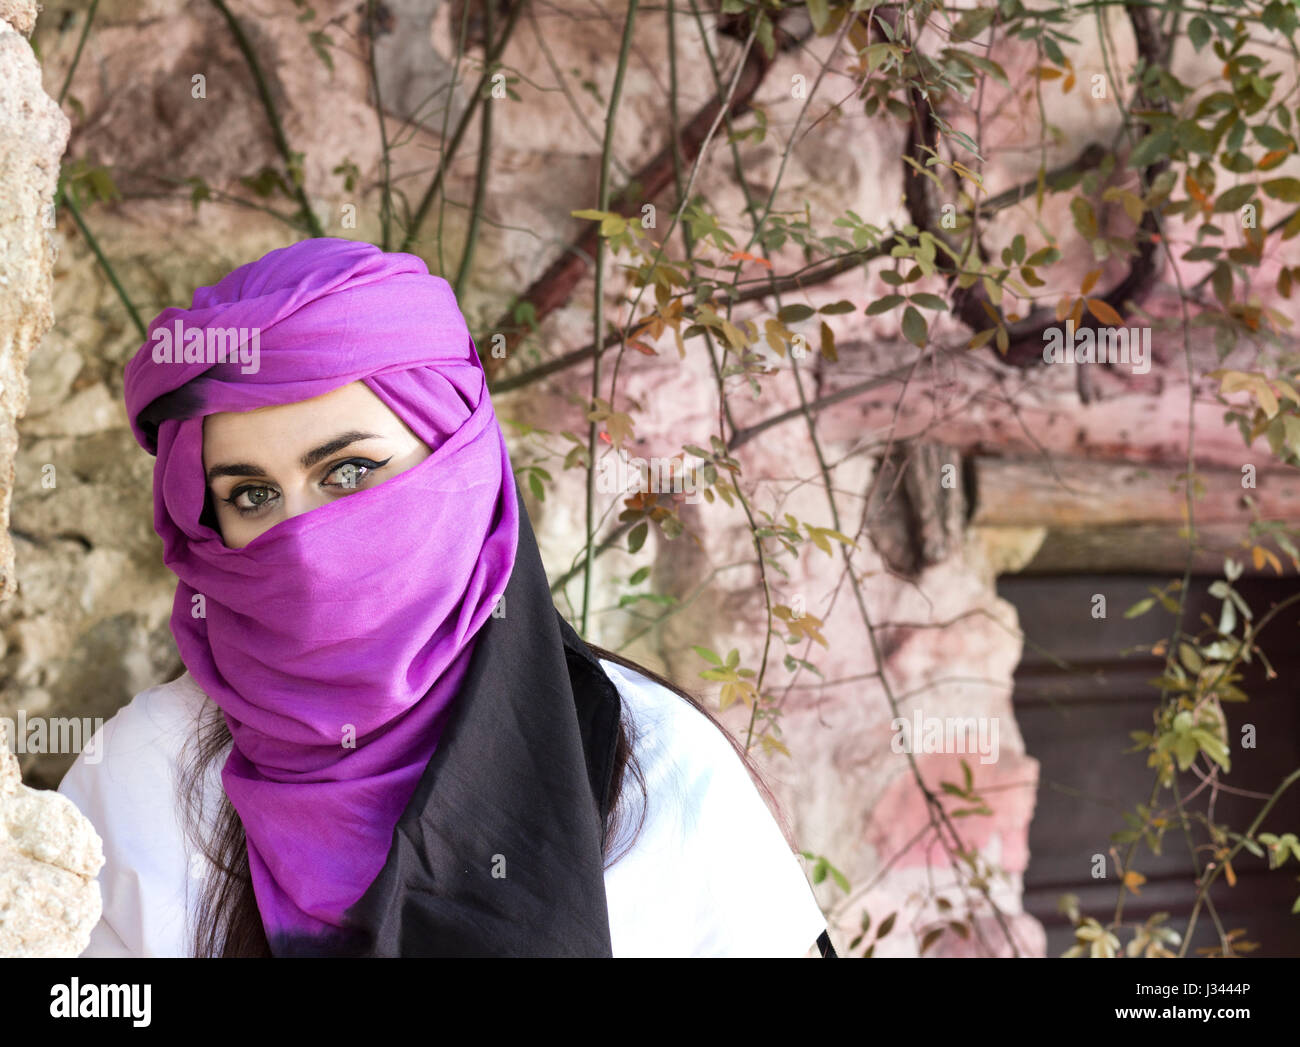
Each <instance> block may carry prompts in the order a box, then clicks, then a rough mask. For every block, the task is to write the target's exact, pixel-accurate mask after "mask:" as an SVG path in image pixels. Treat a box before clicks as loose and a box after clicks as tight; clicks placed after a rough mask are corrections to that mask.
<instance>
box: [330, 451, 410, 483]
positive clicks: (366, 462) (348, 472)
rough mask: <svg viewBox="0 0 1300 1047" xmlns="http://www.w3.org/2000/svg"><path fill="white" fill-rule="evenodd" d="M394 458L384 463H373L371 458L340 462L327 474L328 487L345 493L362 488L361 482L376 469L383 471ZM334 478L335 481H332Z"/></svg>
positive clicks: (386, 459) (390, 457)
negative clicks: (338, 488) (336, 488)
mask: <svg viewBox="0 0 1300 1047" xmlns="http://www.w3.org/2000/svg"><path fill="white" fill-rule="evenodd" d="M392 460H393V459H392V456H391V455H390V456H389V457H387V458H385V459H384V460H383V461H382V462H372V461H371V460H370V459H369V458H349V459H348V460H347V461H346V462H340V463H339V464H338V465H336V466H335V467H334V468H333V469H331V470H330V471H329V473H328V474H326V477H325V481H324V482H325V486H326V487H341V488H342V489H343V490H345V491H355V490H356V489H357V488H358V487H359V486H361V481H362V480H363V479H364V478H365V477H367V476H369V475H370V474H371V473H372V472H374V471H375V470H376V469H382V468H383V467H384V466H386V465H387V464H388V463H389V462H391V461H392ZM330 477H334V478H335V479H334V481H333V482H331V481H330Z"/></svg>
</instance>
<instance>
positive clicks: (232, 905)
mask: <svg viewBox="0 0 1300 1047" xmlns="http://www.w3.org/2000/svg"><path fill="white" fill-rule="evenodd" d="M191 387H194V388H191ZM201 403H202V393H201V390H200V389H199V388H197V387H196V383H195V382H191V383H189V385H186V386H182V387H181V388H180V389H177V390H176V391H175V392H173V393H170V394H168V395H167V396H164V397H160V398H159V399H158V400H155V401H154V402H153V403H152V404H150V405H149V407H148V408H146V409H145V410H144V411H143V412H141V414H140V416H139V420H140V424H141V426H142V428H144V429H145V430H150V429H154V430H155V431H156V427H157V425H158V423H159V422H161V421H163V420H164V419H167V418H174V419H184V418H190V417H193V416H195V415H197V414H199V413H200V411H201ZM203 522H204V523H206V524H208V526H210V527H212V528H213V529H214V530H218V529H219V528H218V527H217V523H216V516H215V513H214V512H213V511H212V505H211V496H210V495H209V497H208V499H207V504H206V507H205V509H204V514H203ZM587 647H588V648H589V649H590V650H591V652H592V653H593V654H594V655H595V656H596V657H597V658H602V659H605V660H607V661H611V662H614V663H615V664H617V665H621V666H623V667H625V668H627V669H631V670H633V671H634V672H638V673H641V674H642V675H643V676H645V677H647V678H648V679H650V680H652V681H653V682H655V683H657V684H659V685H661V686H663V687H666V688H668V689H669V690H670V691H672V692H673V693H675V694H677V695H679V696H680V697H681V698H682V699H684V700H685V701H687V702H689V703H690V704H691V705H692V706H693V707H694V708H695V709H697V710H698V711H699V712H700V713H701V714H702V715H703V716H704V717H705V718H706V719H707V720H708V721H709V722H710V723H711V724H713V726H714V727H715V728H717V730H718V731H720V732H721V733H722V736H723V737H724V738H726V739H727V741H728V742H729V743H730V744H731V747H732V748H733V749H734V750H735V752H736V755H737V756H739V757H740V760H741V762H742V763H743V764H744V766H745V769H746V770H747V771H748V772H749V775H750V778H751V779H752V780H753V781H754V784H755V785H756V786H757V787H758V789H759V790H760V792H761V793H762V795H763V797H764V798H765V799H766V801H767V804H768V807H769V809H771V810H772V811H773V813H774V814H775V816H776V819H777V824H778V825H780V827H781V831H782V833H783V834H784V835H785V837H786V841H787V843H790V842H791V833H790V828H789V825H788V822H787V821H786V818H785V816H784V813H783V812H782V811H781V807H780V804H779V803H778V802H777V800H776V797H775V796H773V794H772V790H771V789H770V788H769V786H768V784H767V782H766V781H765V780H764V779H763V776H762V774H761V773H760V772H759V770H758V767H757V766H756V765H755V763H754V760H753V759H752V758H751V757H750V755H749V754H748V753H747V752H746V751H745V748H744V746H743V745H741V743H740V741H739V740H738V739H736V738H735V737H733V736H732V734H731V732H730V731H728V730H727V729H726V728H725V727H724V726H723V725H722V724H721V723H720V722H719V721H718V719H717V718H716V717H715V716H714V715H713V714H712V713H711V712H709V710H708V709H707V708H705V706H704V704H703V702H702V701H701V700H700V699H699V698H698V697H697V696H695V695H694V694H692V693H691V692H689V691H686V690H684V689H683V688H681V687H679V686H677V684H675V683H673V682H672V681H671V680H669V679H667V678H666V677H664V676H661V675H659V674H658V673H656V672H654V671H653V670H651V669H649V668H647V667H646V666H644V665H640V664H639V663H637V662H634V661H632V660H631V659H629V658H625V657H623V656H622V655H620V654H616V653H615V652H613V651H610V650H606V649H605V648H603V647H598V646H597V645H595V644H593V643H588V644H587ZM634 732H635V724H634V723H633V722H632V721H631V719H630V718H629V717H628V715H627V712H626V710H624V715H623V716H622V718H621V719H620V722H619V727H618V742H617V744H616V747H615V754H614V769H613V777H612V780H611V784H610V793H611V801H610V815H609V818H608V819H607V820H606V822H605V826H604V835H603V838H602V841H601V851H602V853H603V854H604V856H605V867H606V868H609V867H610V866H611V865H613V864H614V863H615V862H617V861H618V860H619V859H620V858H621V857H623V855H625V854H626V853H627V852H628V850H630V849H631V846H632V844H633V843H635V841H636V838H637V836H639V835H640V832H641V828H642V826H643V825H644V821H645V804H644V800H645V799H646V787H645V777H644V775H643V774H642V771H641V767H640V766H639V764H638V762H637V760H636V756H635V753H634V744H635V736H634ZM231 742H232V737H231V734H230V729H229V728H228V727H227V726H226V721H225V717H224V716H223V715H222V714H221V710H220V709H218V708H217V706H216V705H215V704H214V703H212V702H211V701H208V702H205V703H204V707H203V711H202V713H201V715H200V717H199V720H198V723H197V729H196V732H195V734H194V736H193V737H192V738H191V739H190V744H189V745H188V746H187V753H188V756H187V757H186V758H185V759H184V760H183V761H182V764H181V769H180V774H179V781H178V790H177V791H178V799H179V802H180V808H181V811H182V824H183V825H184V828H185V831H186V834H187V835H188V836H189V838H190V840H191V841H192V843H193V845H194V846H195V847H197V848H198V850H199V851H200V852H201V853H202V854H203V855H204V856H205V857H206V858H207V859H208V862H209V863H210V866H209V871H208V875H207V876H206V877H204V879H203V880H202V881H201V885H200V887H199V897H198V899H197V902H196V904H195V906H194V910H193V911H194V913H195V925H194V936H193V941H192V947H193V952H194V955H195V956H221V957H227V956H262V957H269V956H271V949H270V945H269V944H268V942H267V938H266V931H265V928H264V927H263V924H262V916H261V913H260V911H259V910H258V907H257V898H256V895H255V894H254V891H253V880H252V874H251V872H250V870H249V862H248V843H247V839H246V837H245V835H244V826H243V823H242V822H241V821H240V819H239V814H238V812H237V811H236V810H235V808H234V806H233V805H232V804H231V802H230V800H229V798H228V797H227V796H226V794H225V791H224V790H222V791H221V797H220V800H219V802H218V803H219V805H218V809H217V812H216V817H215V820H213V822H212V823H211V827H210V828H207V826H208V814H207V810H206V804H205V787H206V785H207V784H208V776H209V772H210V769H211V768H212V765H213V764H214V763H215V762H216V761H217V760H218V759H219V758H220V757H221V756H222V754H223V753H225V752H226V751H227V750H228V748H229V746H230V745H231ZM629 773H630V775H631V777H632V778H633V779H634V780H635V781H636V783H637V787H638V789H639V790H640V793H641V797H642V803H641V804H640V805H639V809H640V812H641V816H640V818H639V819H638V822H637V826H636V829H635V830H634V831H633V833H632V834H631V836H630V837H628V839H627V841H626V844H625V846H623V847H622V848H621V849H620V850H619V851H618V853H617V854H611V853H610V850H611V847H612V846H613V844H614V843H615V842H616V841H618V840H619V835H620V832H621V830H622V828H623V825H624V820H625V818H626V816H627V806H629V805H625V804H623V803H621V802H620V801H621V800H622V799H623V789H624V785H625V784H626V779H627V777H628V775H629Z"/></svg>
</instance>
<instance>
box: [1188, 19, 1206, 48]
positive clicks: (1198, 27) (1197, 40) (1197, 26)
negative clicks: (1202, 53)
mask: <svg viewBox="0 0 1300 1047" xmlns="http://www.w3.org/2000/svg"><path fill="white" fill-rule="evenodd" d="M1187 39H1189V40H1190V41H1191V42H1192V46H1193V47H1194V48H1196V50H1197V51H1199V50H1200V49H1201V48H1202V47H1204V46H1205V45H1206V44H1208V43H1209V42H1210V23H1209V22H1207V21H1206V20H1205V19H1204V18H1202V17H1201V16H1200V15H1197V16H1196V17H1195V18H1193V19H1192V20H1191V21H1190V22H1188V23H1187Z"/></svg>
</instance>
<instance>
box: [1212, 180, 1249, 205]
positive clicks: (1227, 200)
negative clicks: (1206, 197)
mask: <svg viewBox="0 0 1300 1047" xmlns="http://www.w3.org/2000/svg"><path fill="white" fill-rule="evenodd" d="M1254 195H1255V187H1254V186H1253V185H1251V184H1250V183H1249V182H1247V183H1246V184H1245V185H1235V186H1233V187H1232V188H1231V189H1229V190H1227V191H1226V192H1223V193H1220V194H1219V198H1218V199H1217V200H1215V201H1214V210H1215V211H1218V212H1223V211H1236V210H1237V209H1238V208H1240V207H1244V206H1245V204H1246V203H1247V202H1248V201H1249V200H1250V198H1251V197H1252V196H1254Z"/></svg>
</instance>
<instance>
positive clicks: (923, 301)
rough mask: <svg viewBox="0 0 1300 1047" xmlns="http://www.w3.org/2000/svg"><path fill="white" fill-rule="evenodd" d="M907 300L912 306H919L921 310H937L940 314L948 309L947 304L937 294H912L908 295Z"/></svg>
mask: <svg viewBox="0 0 1300 1047" xmlns="http://www.w3.org/2000/svg"><path fill="white" fill-rule="evenodd" d="M908 299H909V300H910V301H911V302H912V304H913V305H919V306H920V307H921V308H922V309H937V310H939V311H940V312H942V311H944V310H946V309H947V308H948V303H947V302H945V301H944V300H943V299H942V298H940V297H939V296H938V295H937V294H924V293H921V294H913V295H908Z"/></svg>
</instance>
